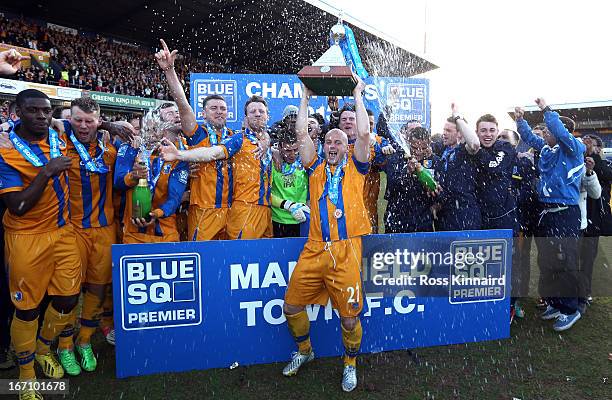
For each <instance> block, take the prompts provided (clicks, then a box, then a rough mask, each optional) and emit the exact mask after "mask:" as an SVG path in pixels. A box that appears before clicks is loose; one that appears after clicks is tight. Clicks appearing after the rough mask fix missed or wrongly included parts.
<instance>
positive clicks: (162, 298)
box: [119, 253, 202, 331]
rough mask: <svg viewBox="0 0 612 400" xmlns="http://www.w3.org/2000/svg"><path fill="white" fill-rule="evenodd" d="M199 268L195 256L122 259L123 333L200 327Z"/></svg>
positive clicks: (134, 256) (158, 255)
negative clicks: (192, 326) (191, 326)
mask: <svg viewBox="0 0 612 400" xmlns="http://www.w3.org/2000/svg"><path fill="white" fill-rule="evenodd" d="M200 267H201V263H200V255H199V254H198V253H184V254H171V255H166V254H141V255H127V256H123V257H121V259H120V260H119V268H120V273H121V282H120V290H121V298H122V299H123V301H122V302H121V306H122V308H121V317H122V318H121V327H122V329H124V330H126V331H129V330H141V329H159V328H171V327H183V326H189V325H200V324H201V323H202V291H201V274H200Z"/></svg>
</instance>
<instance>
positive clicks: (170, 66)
mask: <svg viewBox="0 0 612 400" xmlns="http://www.w3.org/2000/svg"><path fill="white" fill-rule="evenodd" d="M161 44H162V50H161V51H159V52H157V53H156V54H155V59H156V60H157V63H158V65H159V67H160V68H161V69H162V70H163V71H164V74H165V75H166V79H167V81H168V86H169V87H170V92H171V93H172V96H173V97H174V99H175V101H176V104H177V106H178V110H179V114H180V121H181V129H182V130H183V133H184V134H185V136H187V143H188V144H189V146H191V147H194V148H200V147H202V148H207V147H211V146H216V145H219V144H220V145H222V146H223V148H224V149H225V150H224V154H223V155H224V157H219V158H215V159H213V160H212V162H206V163H204V162H203V163H201V164H199V167H198V169H197V173H196V176H195V177H194V178H193V179H192V181H191V196H190V206H189V220H188V225H189V227H188V229H189V239H190V240H211V239H224V238H227V221H228V212H229V207H230V206H231V204H232V196H233V186H234V184H233V168H232V163H231V162H229V161H228V160H229V158H231V157H232V156H233V155H234V153H235V152H236V151H237V150H238V148H237V147H235V146H231V145H227V144H228V142H229V141H230V140H231V138H232V136H233V134H234V133H233V132H232V131H231V130H230V129H228V128H227V127H226V126H225V122H226V120H227V104H226V103H225V100H224V99H223V97H221V96H218V95H211V96H208V97H206V98H205V99H204V100H203V102H202V108H203V110H204V119H205V120H206V123H205V124H204V126H203V127H201V126H199V125H198V124H197V123H196V119H195V114H194V112H193V109H192V108H191V105H190V104H189V101H187V97H186V96H185V92H184V91H183V86H182V85H181V82H180V80H179V78H178V76H177V74H176V71H175V70H174V61H175V60H176V55H177V50H173V51H172V52H170V50H169V49H168V46H167V45H166V42H164V41H163V40H161Z"/></svg>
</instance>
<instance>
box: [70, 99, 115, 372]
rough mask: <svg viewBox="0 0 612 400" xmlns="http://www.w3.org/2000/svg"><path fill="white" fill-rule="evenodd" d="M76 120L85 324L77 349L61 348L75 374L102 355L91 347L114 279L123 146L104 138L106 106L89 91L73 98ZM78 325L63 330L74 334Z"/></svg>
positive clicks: (73, 146)
mask: <svg viewBox="0 0 612 400" xmlns="http://www.w3.org/2000/svg"><path fill="white" fill-rule="evenodd" d="M70 115H71V117H70V122H68V121H65V122H64V126H65V132H66V135H67V136H68V139H69V140H68V156H69V157H70V159H71V160H72V166H71V167H70V169H69V170H68V178H69V180H70V188H71V195H70V209H71V211H72V215H71V221H72V224H73V225H74V226H75V232H76V238H77V240H76V243H77V246H78V248H79V254H80V256H81V267H82V279H83V282H84V288H85V294H84V295H83V306H82V313H81V328H80V330H79V334H78V337H77V341H76V346H75V347H76V350H77V352H78V353H79V355H80V357H81V365H80V366H79V364H78V363H77V361H76V358H75V355H74V351H73V350H72V349H65V350H62V351H60V352H59V356H60V362H61V363H62V366H63V367H64V370H65V371H66V372H67V373H68V374H69V375H78V374H80V373H81V367H82V368H83V369H84V370H85V371H88V372H91V371H94V370H95V369H96V366H97V360H96V357H95V355H94V353H93V350H92V347H91V335H92V334H93V333H94V332H95V330H96V328H97V327H98V325H99V322H100V318H101V313H102V302H103V300H104V296H105V292H106V286H107V285H108V284H110V283H111V280H112V275H111V264H112V260H111V245H112V244H113V243H116V228H115V225H114V209H113V198H112V196H113V168H114V165H115V159H116V157H117V151H116V150H115V148H114V146H112V145H109V146H107V145H106V144H105V143H104V139H103V135H102V133H101V132H99V131H98V127H99V125H100V106H99V105H98V103H96V101H95V100H92V99H91V98H88V97H83V98H78V99H75V100H73V101H72V103H71V114H70ZM72 334H73V332H72V329H69V330H65V331H63V332H62V336H63V337H67V338H72Z"/></svg>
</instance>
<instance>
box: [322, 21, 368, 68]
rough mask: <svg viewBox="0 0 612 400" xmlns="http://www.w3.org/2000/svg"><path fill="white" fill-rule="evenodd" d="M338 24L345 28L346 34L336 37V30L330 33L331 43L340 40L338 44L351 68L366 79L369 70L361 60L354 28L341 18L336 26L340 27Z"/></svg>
mask: <svg viewBox="0 0 612 400" xmlns="http://www.w3.org/2000/svg"><path fill="white" fill-rule="evenodd" d="M338 25H340V26H341V27H343V28H344V35H340V36H339V37H338V36H335V37H334V32H333V31H332V32H331V33H330V35H329V44H330V45H332V46H333V45H334V44H336V40H338V43H337V44H338V45H339V46H340V48H341V49H342V54H344V59H345V60H346V63H347V65H349V66H351V67H352V68H351V69H352V70H353V71H355V73H356V74H357V75H359V77H360V78H361V79H366V78H367V77H368V76H369V75H368V71H366V69H365V67H364V66H363V62H362V61H361V56H360V55H359V49H357V41H356V40H355V34H354V33H353V30H352V29H351V28H350V27H349V26H348V25H345V24H343V23H342V21H341V20H340V21H338V24H337V25H336V26H335V27H334V28H336V27H338Z"/></svg>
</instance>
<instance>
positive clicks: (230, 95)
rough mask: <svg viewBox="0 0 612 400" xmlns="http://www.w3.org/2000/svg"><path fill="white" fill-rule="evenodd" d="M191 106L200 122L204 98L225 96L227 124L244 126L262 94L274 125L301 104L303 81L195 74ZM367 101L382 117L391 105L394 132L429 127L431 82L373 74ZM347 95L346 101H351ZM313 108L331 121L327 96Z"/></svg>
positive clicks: (266, 76)
mask: <svg viewBox="0 0 612 400" xmlns="http://www.w3.org/2000/svg"><path fill="white" fill-rule="evenodd" d="M190 79H191V80H190V93H191V99H190V101H191V107H193V110H194V112H195V114H196V120H197V122H198V123H203V122H204V112H203V109H202V100H204V98H205V97H206V96H209V95H211V94H217V95H220V96H223V98H224V99H225V101H226V103H227V114H228V115H227V126H228V127H229V128H231V129H233V130H239V129H240V128H241V124H242V120H243V119H244V103H245V102H246V101H247V99H248V98H249V97H251V96H253V95H257V96H262V97H264V98H265V99H266V101H267V102H268V106H269V108H270V124H272V123H273V122H275V121H280V120H281V119H282V115H283V110H284V108H285V107H286V106H288V105H290V104H292V105H295V106H299V105H300V99H301V98H302V83H301V81H300V80H299V79H298V77H297V75H275V74H208V73H191V78H190ZM365 83H366V89H365V93H364V102H365V105H366V107H367V108H369V109H371V110H372V111H373V112H374V115H375V116H376V117H378V115H379V113H380V110H381V108H382V107H384V106H385V105H388V106H389V107H391V110H392V112H391V117H390V121H388V122H389V127H390V128H391V129H393V130H394V131H398V130H399V128H400V127H401V126H402V125H403V124H404V123H406V122H408V121H420V122H421V123H422V124H423V126H425V127H427V128H429V127H430V124H431V121H430V108H429V81H428V80H427V79H418V78H401V77H369V78H367V79H366V80H365ZM351 101H352V98H351V97H348V96H347V97H344V98H343V101H341V102H340V107H342V104H343V103H344V102H351ZM310 111H311V112H317V113H319V114H321V115H323V116H324V117H325V119H326V120H329V114H330V109H329V107H328V106H327V97H324V96H315V97H313V98H312V99H311V100H310Z"/></svg>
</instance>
